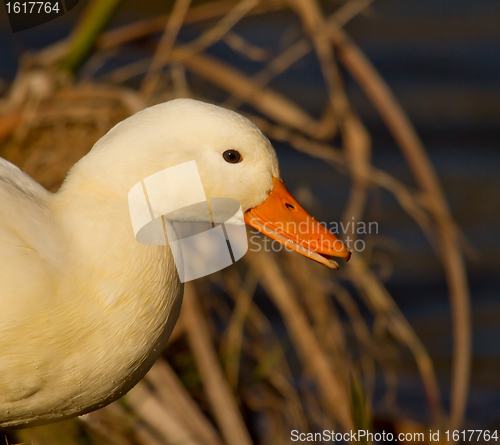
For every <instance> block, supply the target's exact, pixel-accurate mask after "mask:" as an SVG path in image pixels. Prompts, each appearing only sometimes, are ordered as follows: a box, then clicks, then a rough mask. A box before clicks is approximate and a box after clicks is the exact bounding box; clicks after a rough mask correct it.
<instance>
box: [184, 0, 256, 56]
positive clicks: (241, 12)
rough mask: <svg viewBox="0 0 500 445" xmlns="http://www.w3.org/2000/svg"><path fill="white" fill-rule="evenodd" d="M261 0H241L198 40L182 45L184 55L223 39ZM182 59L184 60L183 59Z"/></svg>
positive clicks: (199, 50) (197, 51)
mask: <svg viewBox="0 0 500 445" xmlns="http://www.w3.org/2000/svg"><path fill="white" fill-rule="evenodd" d="M259 1H260V0H241V1H240V2H239V3H238V4H237V5H236V6H235V7H234V8H232V9H231V10H230V11H229V12H228V13H227V14H226V15H225V16H224V17H222V19H221V20H220V21H219V22H218V23H216V24H215V25H214V26H213V27H211V28H209V29H207V30H206V31H204V32H203V34H202V35H201V36H200V37H198V38H197V39H196V40H194V41H192V42H189V43H187V44H185V45H182V46H180V47H179V48H181V49H182V50H185V51H186V54H185V55H184V57H186V58H187V57H190V56H191V55H193V54H196V53H199V52H201V51H203V50H204V49H206V48H208V47H209V46H211V45H213V44H214V43H217V42H218V41H219V40H221V39H222V38H223V37H224V36H225V35H226V34H227V33H228V32H229V31H230V30H231V29H232V28H233V27H234V26H235V25H236V24H237V23H238V22H239V21H240V20H241V19H242V18H243V17H245V16H246V15H247V14H248V13H249V12H250V11H251V10H252V9H253V8H255V7H256V6H257V5H258V4H259ZM181 61H182V60H181Z"/></svg>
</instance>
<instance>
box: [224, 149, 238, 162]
mask: <svg viewBox="0 0 500 445" xmlns="http://www.w3.org/2000/svg"><path fill="white" fill-rule="evenodd" d="M222 157H223V158H224V160H225V161H226V162H229V163H230V164H237V163H238V162H241V161H242V160H243V158H242V156H241V155H240V153H239V152H238V151H236V150H226V151H225V152H224V153H222Z"/></svg>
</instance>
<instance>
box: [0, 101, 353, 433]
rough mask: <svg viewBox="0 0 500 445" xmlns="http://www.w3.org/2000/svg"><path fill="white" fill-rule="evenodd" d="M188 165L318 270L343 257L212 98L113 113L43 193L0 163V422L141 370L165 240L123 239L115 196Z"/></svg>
mask: <svg viewBox="0 0 500 445" xmlns="http://www.w3.org/2000/svg"><path fill="white" fill-rule="evenodd" d="M228 150H229V151H230V152H228ZM191 160H195V161H196V164H197V166H198V169H199V172H200V176H201V178H202V183H203V186H204V188H205V192H206V195H207V197H209V198H218V197H225V198H233V199H235V200H237V201H238V202H239V203H240V204H241V207H242V209H243V211H244V212H245V221H246V222H247V223H248V224H249V225H251V226H253V227H255V228H257V229H258V230H260V231H262V232H263V233H266V234H267V235H269V236H271V237H273V238H275V239H278V240H279V241H280V242H283V243H285V242H286V244H287V245H288V246H289V247H292V248H293V249H295V250H297V251H299V252H300V253H302V254H304V255H306V256H309V257H310V258H312V259H314V260H316V261H319V262H321V263H323V264H325V265H327V266H329V267H336V266H337V265H336V263H335V262H334V261H332V260H330V259H329V258H328V257H326V256H323V255H334V256H340V257H342V258H344V259H348V258H349V255H350V253H349V251H348V250H347V249H346V248H345V247H343V246H341V245H339V243H338V242H337V243H336V242H335V241H337V239H336V238H335V237H334V236H333V235H331V234H330V233H329V232H328V231H327V230H326V229H325V228H324V227H323V226H321V225H320V224H319V223H317V222H316V221H314V220H313V219H312V218H311V217H309V215H308V214H307V213H306V212H305V211H304V210H303V209H302V207H300V205H299V204H298V203H297V202H296V201H295V199H294V198H293V197H292V196H291V195H290V193H289V192H288V191H287V190H286V188H285V186H284V184H283V183H282V182H281V177H280V171H279V166H278V160H277V157H276V154H275V152H274V149H273V148H272V146H271V144H270V142H269V140H268V139H267V138H266V137H265V136H264V135H263V134H262V133H261V132H260V131H259V130H258V129H257V128H256V127H255V126H254V125H253V124H252V123H251V122H250V121H248V120H247V119H246V118H244V117H242V116H240V115H239V114H237V113H234V112H231V111H228V110H225V109H222V108H219V107H216V106H213V105H209V104H205V103H202V102H198V101H194V100H189V99H178V100H174V101H171V102H167V103H164V104H160V105H157V106H154V107H151V108H148V109H146V110H144V111H141V112H139V113H137V114H135V115H134V116H132V117H130V118H128V119H126V120H124V121H123V122H121V123H119V124H118V125H116V126H115V127H114V128H113V129H112V130H111V131H109V133H107V134H106V135H105V136H104V137H103V138H101V139H100V140H99V141H98V142H97V143H96V144H95V146H94V147H93V148H92V150H91V151H90V153H89V154H88V155H87V156H85V157H84V158H82V159H81V160H80V161H79V162H78V163H76V164H75V165H74V166H73V168H72V169H71V170H70V172H69V173H68V176H67V178H66V180H65V181H64V184H63V185H62V187H61V189H60V190H59V192H57V193H55V194H52V193H49V192H48V191H46V190H45V189H44V188H43V187H42V186H41V185H39V184H38V183H37V182H36V181H34V180H33V179H31V178H30V177H29V176H28V175H26V174H25V173H23V172H22V171H21V170H19V169H18V168H17V167H15V166H14V165H13V164H10V163H9V162H7V161H5V160H3V159H0V307H1V311H2V317H1V319H0V338H1V346H0V428H2V427H3V428H5V427H27V426H33V425H39V424H43V423H50V422H54V421H58V420H63V419H66V418H69V417H74V416H77V415H81V414H84V413H86V412H90V411H92V410H95V409H98V408H100V407H103V406H105V405H106V404H108V403H110V402H112V401H114V400H116V399H117V398H119V397H120V396H122V395H123V394H125V393H126V392H127V391H129V390H130V389H131V388H132V387H133V386H134V385H135V384H136V383H137V382H138V381H139V380H140V379H141V378H142V377H143V376H144V375H145V374H146V372H147V371H148V370H149V368H150V367H151V366H152V365H153V363H154V361H155V360H156V359H157V357H158V356H159V354H160V353H161V351H162V349H163V347H164V346H165V343H166V342H167V340H168V337H169V335H170V333H171V331H172V329H173V326H174V324H175V322H176V320H177V316H178V314H179V309H180V305H181V300H182V292H183V286H182V284H181V283H180V281H179V278H178V275H177V272H176V268H175V265H174V263H173V259H172V255H171V251H170V249H169V246H168V245H167V246H150V245H144V244H140V243H138V242H137V241H136V240H135V238H134V233H133V231H132V227H131V221H130V216H129V208H128V201H127V195H128V193H129V190H130V189H131V187H132V186H133V185H134V184H136V183H137V182H138V181H141V180H142V179H143V178H146V177H148V176H150V175H151V174H153V173H155V172H158V171H160V170H162V169H166V168H168V167H172V166H175V165H178V164H181V163H183V162H187V161H191ZM286 222H294V223H296V224H295V225H288V226H287V225H286ZM301 222H302V223H305V224H306V227H307V230H306V231H304V230H302V229H303V228H304V226H303V225H302V226H301V227H302V229H301V230H299V229H298V227H299V224H300V223H301ZM290 227H291V228H290ZM294 227H295V229H294Z"/></svg>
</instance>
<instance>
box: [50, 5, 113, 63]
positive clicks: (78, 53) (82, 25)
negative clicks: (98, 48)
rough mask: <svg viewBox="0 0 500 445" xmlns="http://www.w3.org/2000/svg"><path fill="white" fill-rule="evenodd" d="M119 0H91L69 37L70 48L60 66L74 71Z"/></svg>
mask: <svg viewBox="0 0 500 445" xmlns="http://www.w3.org/2000/svg"><path fill="white" fill-rule="evenodd" d="M120 1H121V0H91V2H90V3H89V5H88V6H87V8H86V9H85V11H84V13H83V16H82V18H81V19H80V20H79V22H78V24H77V26H76V28H75V29H74V30H73V32H72V34H71V36H70V37H69V41H70V48H69V50H68V53H67V55H66V57H65V58H64V59H63V60H61V62H60V68H61V69H63V70H65V71H75V70H76V68H78V66H79V65H80V64H81V63H82V62H83V60H84V58H85V57H86V56H87V54H88V53H89V51H90V50H91V49H92V46H93V45H94V43H95V41H96V39H97V37H98V36H99V34H100V32H101V31H102V29H103V28H104V27H105V26H106V24H107V23H108V21H109V20H110V18H111V17H112V15H113V13H114V11H115V9H116V7H117V6H118V4H119V3H120Z"/></svg>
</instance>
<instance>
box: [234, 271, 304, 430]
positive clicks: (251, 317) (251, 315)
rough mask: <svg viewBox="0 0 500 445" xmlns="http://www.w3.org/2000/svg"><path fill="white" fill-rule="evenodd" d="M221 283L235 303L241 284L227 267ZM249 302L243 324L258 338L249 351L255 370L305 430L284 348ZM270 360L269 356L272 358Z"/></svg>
mask: <svg viewBox="0 0 500 445" xmlns="http://www.w3.org/2000/svg"><path fill="white" fill-rule="evenodd" d="M224 286H225V287H226V288H227V291H228V293H229V295H230V296H231V297H232V298H233V300H234V301H235V303H237V301H238V300H237V299H238V298H239V296H240V293H241V289H242V287H243V285H242V283H241V281H240V280H239V278H238V277H237V274H236V273H232V272H230V270H228V271H227V272H226V274H225V280H224ZM250 303H251V305H250V307H249V309H248V312H247V318H246V324H247V326H248V329H249V331H251V328H255V329H256V330H257V335H256V337H257V338H255V340H254V341H253V342H252V344H251V346H252V351H251V355H253V356H254V357H255V359H256V361H257V366H256V368H255V370H254V373H256V371H258V375H259V377H261V378H263V379H267V380H268V382H269V383H270V384H271V385H272V386H274V388H275V389H276V390H277V391H278V392H279V393H280V394H281V395H282V396H283V398H284V399H285V400H286V401H287V403H286V408H287V409H288V410H289V411H290V414H291V415H292V417H293V419H295V425H296V426H297V428H298V430H299V431H304V432H308V431H309V427H308V425H307V419H306V416H305V413H304V408H303V406H302V404H301V401H300V396H299V394H298V393H297V390H296V388H295V386H294V385H293V375H292V373H291V371H290V369H289V368H288V363H287V361H286V359H285V351H283V348H282V347H281V344H280V341H279V339H278V338H277V337H276V334H275V332H274V330H273V326H272V324H271V323H270V321H269V320H268V319H267V317H266V316H265V314H263V313H262V312H261V311H260V309H259V308H258V306H257V305H256V304H255V302H253V301H251V302H250ZM270 339H271V340H270ZM277 350H278V351H279V354H280V359H279V361H278V363H275V362H273V363H274V364H273V366H272V367H269V366H267V367H266V369H265V370H264V369H263V368H264V367H263V366H262V365H263V364H264V363H266V362H267V363H268V362H269V361H270V360H269V355H271V356H274V355H275V351H277ZM272 360H273V359H272V358H271V361H272Z"/></svg>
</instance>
